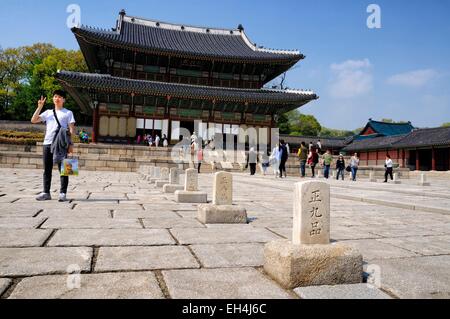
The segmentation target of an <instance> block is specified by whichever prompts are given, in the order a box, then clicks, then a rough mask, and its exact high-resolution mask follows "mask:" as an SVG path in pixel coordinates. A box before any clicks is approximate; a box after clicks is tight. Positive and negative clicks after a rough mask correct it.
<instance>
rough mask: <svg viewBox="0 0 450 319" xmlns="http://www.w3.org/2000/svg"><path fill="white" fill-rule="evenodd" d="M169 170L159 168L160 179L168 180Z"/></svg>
mask: <svg viewBox="0 0 450 319" xmlns="http://www.w3.org/2000/svg"><path fill="white" fill-rule="evenodd" d="M169 172H170V171H169V168H167V167H163V168H161V179H165V180H168V179H169Z"/></svg>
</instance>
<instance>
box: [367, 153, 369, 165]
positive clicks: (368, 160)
mask: <svg viewBox="0 0 450 319" xmlns="http://www.w3.org/2000/svg"><path fill="white" fill-rule="evenodd" d="M366 156H367V158H366V162H367V166H369V151H367V152H366Z"/></svg>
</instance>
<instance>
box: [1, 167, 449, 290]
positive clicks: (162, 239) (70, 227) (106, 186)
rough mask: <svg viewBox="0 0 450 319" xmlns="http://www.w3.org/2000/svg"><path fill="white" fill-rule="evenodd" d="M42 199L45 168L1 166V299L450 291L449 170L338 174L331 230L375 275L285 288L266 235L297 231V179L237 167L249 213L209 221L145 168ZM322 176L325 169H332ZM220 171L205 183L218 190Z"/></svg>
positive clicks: (105, 175)
mask: <svg viewBox="0 0 450 319" xmlns="http://www.w3.org/2000/svg"><path fill="white" fill-rule="evenodd" d="M54 173H55V174H54V177H53V185H52V197H53V200H51V201H47V202H36V201H35V200H34V197H35V196H36V194H37V193H39V192H40V191H41V187H42V171H41V170H36V169H12V168H4V169H0V174H1V176H2V178H1V182H0V298H187V299H194V298H223V299H235V298H350V299H352V298H358V297H359V298H361V297H362V296H363V297H365V298H450V274H449V272H448V269H450V245H449V242H450V208H449V207H450V180H449V179H443V178H439V179H435V178H433V177H430V178H429V179H428V181H429V182H430V184H431V186H427V187H421V186H418V185H416V183H417V181H416V180H415V179H410V180H402V184H401V185H395V184H392V183H387V184H382V183H370V182H368V180H367V179H364V178H360V179H358V180H357V182H351V181H349V180H348V179H346V180H345V181H343V182H342V181H335V180H329V181H328V183H329V184H330V186H331V241H332V242H336V241H337V242H343V243H345V244H348V245H352V246H354V247H356V248H357V249H358V250H359V251H360V252H361V254H362V255H363V258H364V264H365V265H364V271H365V274H364V275H365V277H366V278H368V281H369V282H370V283H372V282H373V283H374V284H366V283H362V284H356V285H337V286H332V287H328V286H311V287H301V288H295V289H290V288H289V289H286V288H283V287H281V286H280V285H278V284H277V283H275V282H274V281H273V280H272V279H271V278H270V277H269V276H268V275H267V274H266V273H265V272H264V270H263V268H262V266H263V263H264V258H263V250H264V245H265V244H266V243H268V242H271V241H274V240H283V239H289V240H290V239H291V234H292V226H293V225H292V201H293V187H294V183H295V182H298V181H299V180H300V179H299V178H298V177H288V178H287V179H281V180H280V179H275V178H274V177H273V176H265V177H262V176H259V175H257V176H252V177H251V176H249V175H248V174H241V173H233V194H234V196H233V204H236V205H239V206H243V207H244V208H245V209H246V210H247V216H248V221H249V224H235V225H230V224H227V225H224V224H202V223H200V222H199V221H198V220H197V218H196V217H197V208H198V204H195V203H177V202H176V201H175V195H174V194H166V193H163V192H162V191H161V190H160V189H155V188H154V187H153V186H152V185H150V184H148V182H146V181H143V180H141V179H139V175H138V174H137V173H125V172H110V171H104V172H92V171H89V172H87V171H84V170H81V171H80V176H79V177H76V178H70V184H69V191H68V198H69V199H70V202H66V203H59V202H58V201H57V200H56V199H57V195H58V188H59V178H58V176H57V174H56V171H55V172H54ZM321 181H323V179H321ZM212 183H213V175H212V174H200V175H199V186H200V189H199V191H203V192H206V193H207V195H208V197H209V198H212Z"/></svg>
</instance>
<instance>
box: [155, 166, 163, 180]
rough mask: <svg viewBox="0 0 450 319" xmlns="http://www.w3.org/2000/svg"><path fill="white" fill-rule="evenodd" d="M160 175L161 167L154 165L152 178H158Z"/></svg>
mask: <svg viewBox="0 0 450 319" xmlns="http://www.w3.org/2000/svg"><path fill="white" fill-rule="evenodd" d="M160 176H161V168H160V167H158V166H156V167H155V168H154V169H153V177H154V178H159V177H160Z"/></svg>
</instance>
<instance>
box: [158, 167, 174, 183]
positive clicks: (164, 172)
mask: <svg viewBox="0 0 450 319" xmlns="http://www.w3.org/2000/svg"><path fill="white" fill-rule="evenodd" d="M169 173H170V171H169V168H167V167H163V168H161V178H160V179H158V180H156V181H155V187H157V188H162V187H163V186H164V185H166V184H169Z"/></svg>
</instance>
